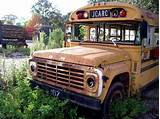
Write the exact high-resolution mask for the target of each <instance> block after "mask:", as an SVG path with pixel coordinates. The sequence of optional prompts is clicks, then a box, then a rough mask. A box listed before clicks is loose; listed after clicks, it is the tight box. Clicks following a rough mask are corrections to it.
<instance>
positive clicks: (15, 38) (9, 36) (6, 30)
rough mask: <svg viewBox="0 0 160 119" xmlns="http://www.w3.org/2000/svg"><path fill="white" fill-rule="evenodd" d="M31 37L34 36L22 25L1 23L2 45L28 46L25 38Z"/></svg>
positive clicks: (0, 39)
mask: <svg viewBox="0 0 160 119" xmlns="http://www.w3.org/2000/svg"><path fill="white" fill-rule="evenodd" d="M31 39H32V36H31V35H29V34H28V33H27V31H26V30H25V28H23V27H21V26H16V25H5V24H1V25H0V44H1V45H2V47H6V45H15V46H26V45H27V44H26V42H25V40H31Z"/></svg>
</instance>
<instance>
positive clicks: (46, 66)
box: [29, 2, 159, 118]
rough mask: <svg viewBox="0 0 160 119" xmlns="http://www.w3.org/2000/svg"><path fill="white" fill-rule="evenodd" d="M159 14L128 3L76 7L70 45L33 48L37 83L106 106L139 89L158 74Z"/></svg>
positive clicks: (63, 95)
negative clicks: (40, 49)
mask: <svg viewBox="0 0 160 119" xmlns="http://www.w3.org/2000/svg"><path fill="white" fill-rule="evenodd" d="M158 19H159V18H158V15H156V14H153V13H152V12H149V11H146V10H143V9H140V8H138V7H135V6H133V5H130V4H127V3H119V2H112V3H96V4H91V5H87V6H85V7H82V8H80V9H78V10H76V11H74V12H73V13H71V15H70V18H69V23H68V24H67V25H66V34H65V39H66V42H65V45H66V48H59V49H52V50H43V51H37V52H34V53H33V55H32V58H31V59H30V61H29V62H30V72H31V74H32V76H33V80H32V83H33V84H34V85H38V86H39V87H41V88H45V89H48V90H49V91H50V92H51V93H52V95H54V96H57V97H59V98H63V99H69V100H70V101H71V102H73V103H76V104H78V105H81V106H83V107H87V108H89V109H93V110H102V115H103V118H107V116H106V115H107V114H108V107H109V105H110V103H111V102H113V101H114V100H117V99H122V98H124V97H125V96H130V95H134V94H136V93H138V92H140V91H141V90H142V89H143V88H144V87H145V86H147V85H149V84H150V83H152V82H154V81H155V80H156V79H157V78H158V75H159V69H158V67H159V59H158V57H159V56H158V54H159V53H158V51H159V49H158V48H159V44H158V41H159V31H158V29H159V23H158V22H159V20H158Z"/></svg>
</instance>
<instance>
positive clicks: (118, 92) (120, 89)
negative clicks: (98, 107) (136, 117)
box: [102, 82, 125, 119]
mask: <svg viewBox="0 0 160 119" xmlns="http://www.w3.org/2000/svg"><path fill="white" fill-rule="evenodd" d="M124 97H125V92H124V86H123V84H122V83H121V82H115V83H114V84H112V85H111V87H110V89H109V92H108V94H107V96H106V98H105V100H104V103H103V107H102V119H111V118H112V115H111V114H110V112H109V107H110V105H111V103H112V102H113V101H117V100H121V99H123V98H124Z"/></svg>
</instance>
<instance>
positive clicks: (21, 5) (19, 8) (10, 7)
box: [0, 0, 88, 20]
mask: <svg viewBox="0 0 160 119" xmlns="http://www.w3.org/2000/svg"><path fill="white" fill-rule="evenodd" d="M0 1H1V3H0V18H1V17H3V16H4V15H9V14H13V15H16V16H17V17H18V19H19V20H24V19H28V18H30V17H31V8H32V5H33V4H35V2H36V1H38V0H0ZM49 1H50V2H52V3H53V6H55V7H56V8H57V9H58V10H60V12H61V13H62V14H63V15H65V14H67V13H68V12H71V11H74V10H76V9H78V8H80V7H82V6H84V5H87V1H88V0H49Z"/></svg>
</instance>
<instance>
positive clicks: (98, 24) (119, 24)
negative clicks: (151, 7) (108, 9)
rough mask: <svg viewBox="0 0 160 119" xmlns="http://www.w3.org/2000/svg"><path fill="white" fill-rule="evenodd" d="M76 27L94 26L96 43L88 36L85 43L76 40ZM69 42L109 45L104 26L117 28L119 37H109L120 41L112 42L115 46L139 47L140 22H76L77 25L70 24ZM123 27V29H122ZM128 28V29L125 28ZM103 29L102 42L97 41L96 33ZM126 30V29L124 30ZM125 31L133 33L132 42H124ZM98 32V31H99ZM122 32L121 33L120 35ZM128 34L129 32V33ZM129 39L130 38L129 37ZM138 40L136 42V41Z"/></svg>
mask: <svg viewBox="0 0 160 119" xmlns="http://www.w3.org/2000/svg"><path fill="white" fill-rule="evenodd" d="M76 25H88V26H90V25H91V26H96V41H91V40H90V36H89V37H88V38H87V41H86V40H84V39H82V38H78V39H76V38H75V37H76V36H75V26H76ZM71 26H72V27H71V41H72V42H82V43H83V42H89V43H107V44H111V43H113V41H114V40H113V41H112V40H105V39H106V36H105V33H106V31H105V29H106V26H107V27H110V28H113V29H114V27H117V28H118V29H119V30H120V35H119V36H111V35H110V36H109V37H110V38H111V37H119V38H120V40H119V41H114V42H116V44H129V45H141V40H140V28H139V26H140V22H137V21H118V22H117V21H109V22H108V21H107V22H78V23H72V25H71ZM122 27H123V28H122ZM127 27H128V28H127ZM100 28H103V41H100V39H99V33H98V29H100ZM126 28H127V29H126ZM125 30H134V31H135V36H134V37H135V38H134V40H132V41H131V40H128V41H127V40H125V39H124V37H125ZM99 31H100V30H99ZM122 31H123V33H122ZM129 32H130V31H129ZM122 35H123V39H122ZM129 37H130V36H129ZM137 39H138V40H137Z"/></svg>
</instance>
